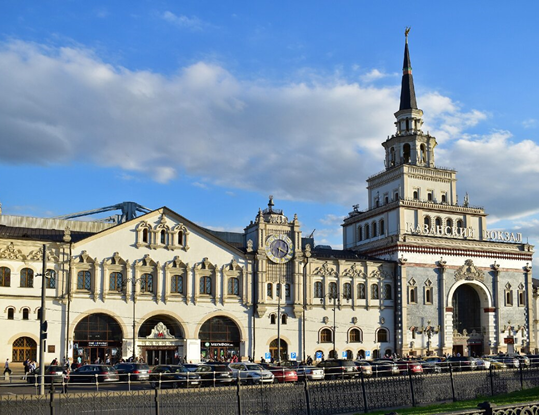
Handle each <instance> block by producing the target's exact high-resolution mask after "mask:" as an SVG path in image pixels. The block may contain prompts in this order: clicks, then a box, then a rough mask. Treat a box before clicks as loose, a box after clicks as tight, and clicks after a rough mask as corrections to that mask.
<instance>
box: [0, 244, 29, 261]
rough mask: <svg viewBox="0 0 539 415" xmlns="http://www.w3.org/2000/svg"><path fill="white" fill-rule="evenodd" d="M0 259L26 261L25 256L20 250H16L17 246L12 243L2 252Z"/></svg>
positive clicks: (0, 251) (0, 252)
mask: <svg viewBox="0 0 539 415" xmlns="http://www.w3.org/2000/svg"><path fill="white" fill-rule="evenodd" d="M0 258H2V259H24V255H23V253H22V251H21V250H20V249H15V245H13V242H11V243H10V244H9V245H8V246H6V247H5V248H4V249H2V250H0Z"/></svg>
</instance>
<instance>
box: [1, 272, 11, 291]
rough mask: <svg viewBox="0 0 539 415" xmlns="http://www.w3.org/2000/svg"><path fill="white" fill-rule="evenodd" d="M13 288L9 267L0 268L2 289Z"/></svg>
mask: <svg viewBox="0 0 539 415" xmlns="http://www.w3.org/2000/svg"><path fill="white" fill-rule="evenodd" d="M10 286H11V270H10V269H9V268H8V267H0V287H10Z"/></svg>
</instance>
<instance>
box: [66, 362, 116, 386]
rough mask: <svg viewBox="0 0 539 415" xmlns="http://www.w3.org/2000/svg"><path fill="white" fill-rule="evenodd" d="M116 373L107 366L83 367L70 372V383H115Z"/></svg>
mask: <svg viewBox="0 0 539 415" xmlns="http://www.w3.org/2000/svg"><path fill="white" fill-rule="evenodd" d="M119 380H120V377H119V376H118V371H117V370H116V369H114V368H113V367H112V366H108V365H84V366H81V367H79V368H78V369H77V370H74V371H73V372H71V383H79V382H97V383H101V382H117V381H119Z"/></svg>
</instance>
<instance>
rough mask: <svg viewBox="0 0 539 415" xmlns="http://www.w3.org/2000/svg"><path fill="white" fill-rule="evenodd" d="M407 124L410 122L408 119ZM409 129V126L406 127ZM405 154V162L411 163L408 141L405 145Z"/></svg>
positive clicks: (403, 148) (403, 155)
mask: <svg viewBox="0 0 539 415" xmlns="http://www.w3.org/2000/svg"><path fill="white" fill-rule="evenodd" d="M406 124H408V119H407V120H406ZM406 129H407V130H408V128H406ZM402 150H403V154H402V158H403V159H404V163H410V144H408V143H406V144H405V145H404V146H403V147H402Z"/></svg>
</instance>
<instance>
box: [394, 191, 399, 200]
mask: <svg viewBox="0 0 539 415" xmlns="http://www.w3.org/2000/svg"><path fill="white" fill-rule="evenodd" d="M393 200H399V192H395V195H394V199H393Z"/></svg>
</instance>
